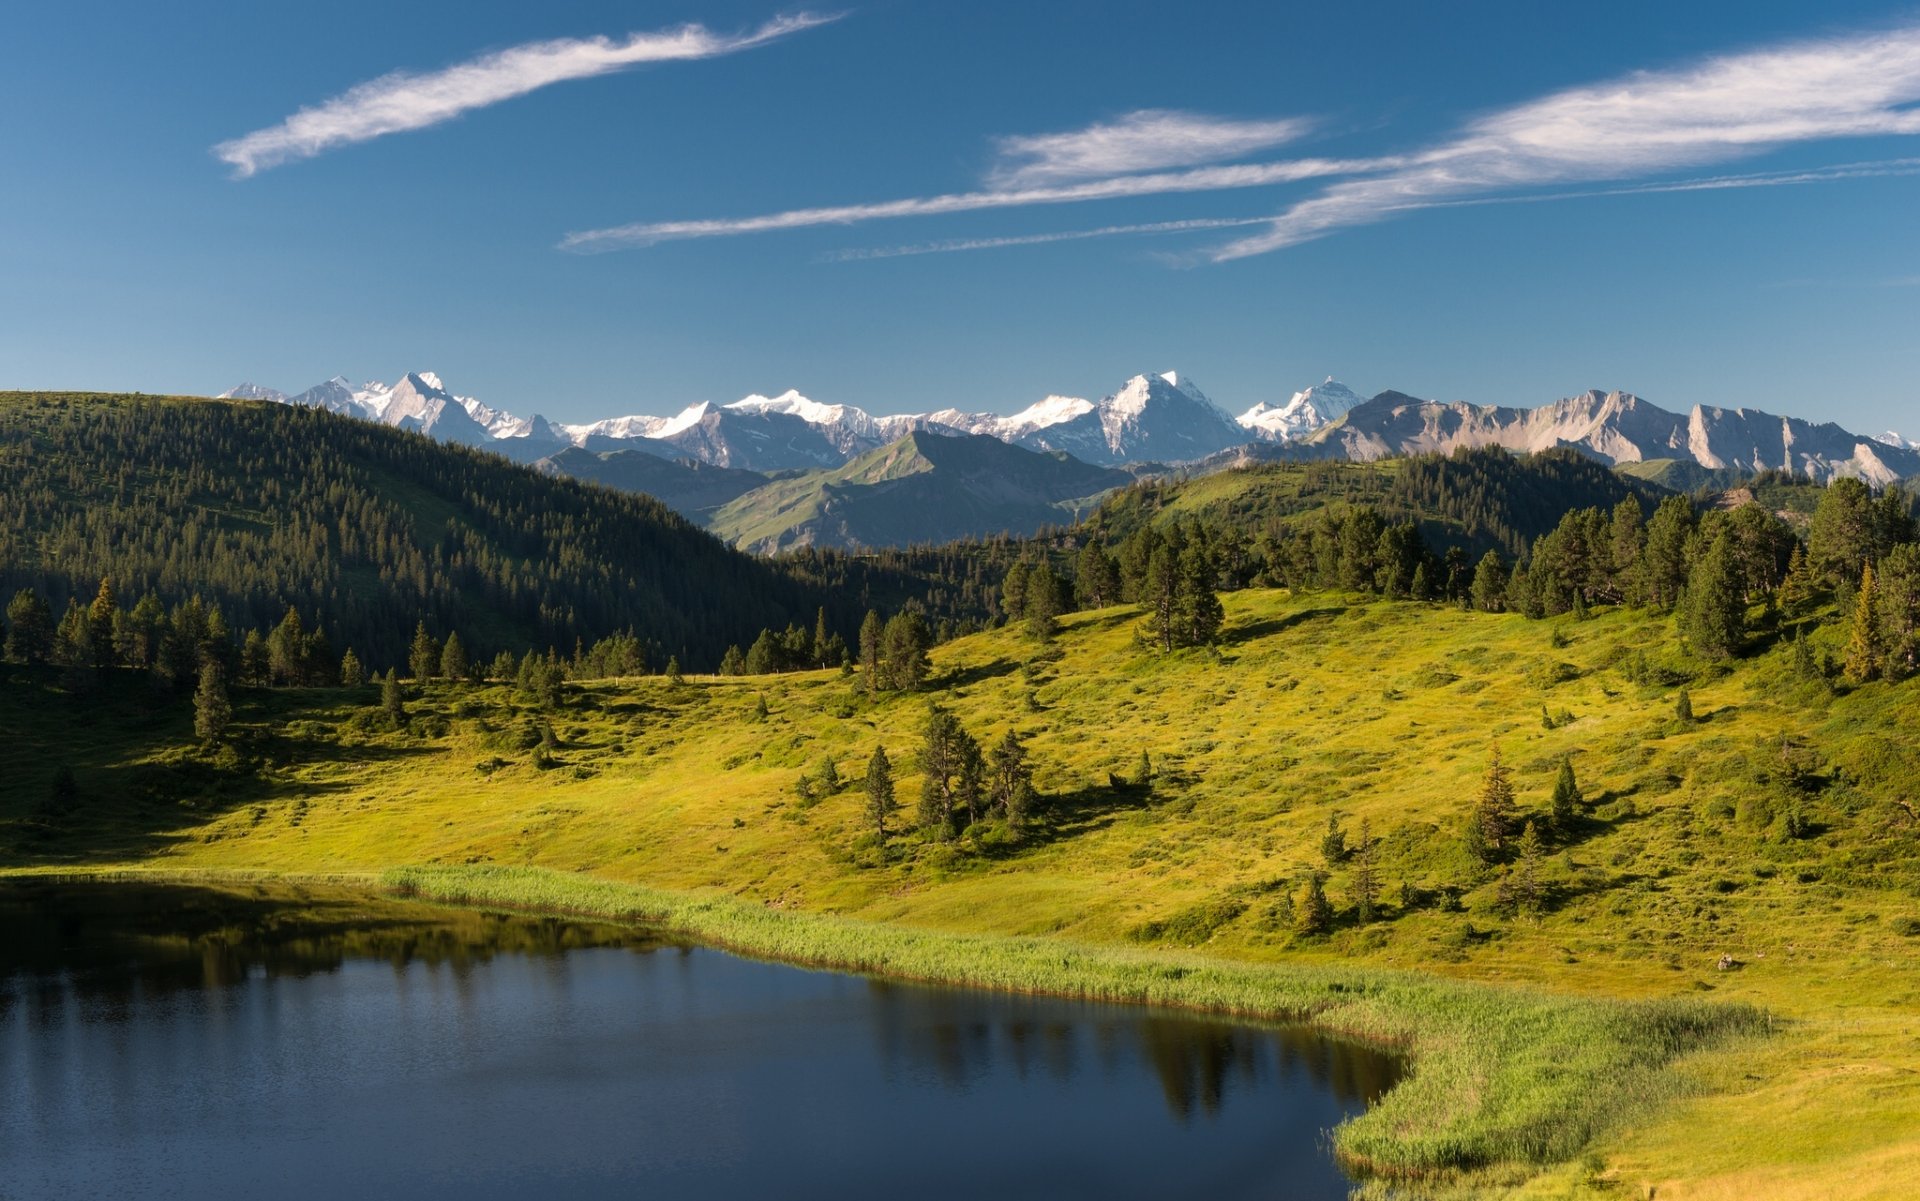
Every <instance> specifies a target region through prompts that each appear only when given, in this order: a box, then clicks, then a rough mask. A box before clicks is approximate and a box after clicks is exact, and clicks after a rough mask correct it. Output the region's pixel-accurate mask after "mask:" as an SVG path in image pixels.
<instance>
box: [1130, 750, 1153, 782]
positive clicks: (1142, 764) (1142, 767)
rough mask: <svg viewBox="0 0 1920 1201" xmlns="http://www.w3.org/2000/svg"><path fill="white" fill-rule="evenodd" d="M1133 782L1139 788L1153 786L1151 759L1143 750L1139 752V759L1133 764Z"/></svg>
mask: <svg viewBox="0 0 1920 1201" xmlns="http://www.w3.org/2000/svg"><path fill="white" fill-rule="evenodd" d="M1133 782H1134V785H1135V786H1136V787H1139V788H1152V787H1153V759H1152V757H1151V756H1149V755H1148V754H1147V752H1146V751H1145V750H1142V751H1141V752H1140V761H1139V762H1138V763H1136V764H1134V767H1133Z"/></svg>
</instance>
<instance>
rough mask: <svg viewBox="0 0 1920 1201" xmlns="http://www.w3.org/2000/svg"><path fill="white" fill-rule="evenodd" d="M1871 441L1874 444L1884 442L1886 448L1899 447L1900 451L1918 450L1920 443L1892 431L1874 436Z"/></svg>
mask: <svg viewBox="0 0 1920 1201" xmlns="http://www.w3.org/2000/svg"><path fill="white" fill-rule="evenodd" d="M1873 440H1874V441H1875V442H1884V443H1886V444H1887V445H1888V446H1896V447H1899V448H1900V449H1901V450H1920V442H1915V441H1914V440H1913V439H1911V438H1906V437H1902V436H1901V435H1899V434H1896V433H1894V432H1893V431H1892V430H1888V431H1887V432H1886V433H1884V434H1876V435H1874V439H1873Z"/></svg>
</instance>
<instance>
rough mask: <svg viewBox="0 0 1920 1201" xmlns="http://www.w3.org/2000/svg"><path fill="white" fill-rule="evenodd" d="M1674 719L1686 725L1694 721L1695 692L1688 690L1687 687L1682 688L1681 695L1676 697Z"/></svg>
mask: <svg viewBox="0 0 1920 1201" xmlns="http://www.w3.org/2000/svg"><path fill="white" fill-rule="evenodd" d="M1673 719H1674V720H1675V721H1677V722H1679V723H1680V724H1681V725H1685V726H1690V725H1692V724H1693V723H1694V720H1695V719H1694V716H1693V693H1691V692H1689V691H1687V690H1686V689H1685V688H1682V689H1681V690H1680V695H1679V696H1677V697H1675V698H1674V701H1673Z"/></svg>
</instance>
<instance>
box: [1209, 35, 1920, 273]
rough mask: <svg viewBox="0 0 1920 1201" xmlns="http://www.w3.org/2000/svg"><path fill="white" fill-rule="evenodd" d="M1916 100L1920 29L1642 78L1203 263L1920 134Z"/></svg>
mask: <svg viewBox="0 0 1920 1201" xmlns="http://www.w3.org/2000/svg"><path fill="white" fill-rule="evenodd" d="M1916 101H1920V28H1904V29H1896V30H1892V31H1883V32H1877V33H1872V34H1864V35H1859V36H1855V37H1849V38H1831V39H1822V40H1818V41H1807V42H1797V43H1793V44H1789V45H1785V46H1780V47H1774V48H1770V49H1765V50H1758V51H1751V52H1748V53H1742V54H1731V55H1724V56H1719V57H1715V58H1710V59H1707V60H1705V61H1704V62H1701V63H1698V64H1695V65H1693V66H1690V67H1686V68H1682V69H1678V70H1671V71H1662V72H1636V73H1634V74H1632V75H1628V76H1626V77H1624V78H1621V79H1617V80H1612V81H1609V82H1607V83H1602V84H1596V85H1593V86H1590V87H1581V88H1573V89H1570V90H1568V91H1564V92H1559V93H1556V94H1554V95H1551V96H1547V97H1544V98H1542V99H1540V100H1536V101H1533V102H1531V103H1528V104H1523V105H1519V106H1517V107H1514V108H1511V109H1507V110H1505V111H1502V112H1496V113H1493V114H1491V115H1489V116H1486V117H1483V118H1481V119H1480V120H1478V121H1475V122H1473V123H1472V124H1470V125H1468V126H1467V127H1466V129H1465V130H1464V131H1463V133H1462V135H1461V136H1460V137H1459V138H1457V139H1455V140H1454V141H1451V142H1448V143H1446V144H1443V145H1441V146H1439V147H1436V148H1434V149H1432V150H1429V151H1425V152H1422V153H1419V154H1416V155H1414V156H1412V160H1413V161H1412V162H1411V163H1409V164H1408V165H1407V166H1405V167H1402V168H1399V169H1396V170H1392V171H1390V172H1388V173H1386V174H1384V175H1381V176H1378V177H1376V178H1370V179H1357V180H1350V181H1347V182H1344V183H1339V184H1335V185H1333V186H1331V187H1329V188H1327V189H1326V190H1325V191H1323V192H1322V193H1321V194H1320V195H1318V196H1315V197H1312V198H1310V199H1308V200H1303V201H1301V202H1300V203H1298V204H1296V205H1294V206H1293V207H1292V208H1290V209H1288V210H1286V211H1285V212H1284V213H1281V214H1280V215H1279V216H1277V217H1276V218H1275V219H1274V221H1273V223H1272V225H1271V226H1270V228H1268V229H1267V230H1266V231H1264V232H1262V233H1259V234H1256V235H1254V236H1252V237H1249V238H1243V239H1239V240H1237V241H1234V242H1230V243H1228V244H1226V245H1224V246H1221V247H1218V248H1216V249H1214V250H1213V251H1212V252H1210V254H1209V255H1208V257H1209V258H1211V259H1213V260H1214V261H1222V260H1227V259H1237V258H1244V257H1247V256H1248V255H1255V254H1264V253H1267V252H1269V251H1274V250H1280V249H1283V248H1285V247H1288V246H1294V245H1298V244H1299V243H1301V242H1305V241H1308V240H1310V239H1313V238H1317V237H1322V236H1324V235H1326V234H1328V233H1331V232H1332V231H1334V230H1337V229H1342V228H1346V227H1350V226H1354V225H1363V224H1367V223H1369V222H1375V221H1380V220H1384V219H1385V218H1387V217H1388V216H1391V215H1394V214H1399V213H1404V212H1407V211H1409V210H1411V209H1419V208H1426V207H1431V206H1433V205H1435V204H1437V203H1440V202H1443V201H1447V200H1451V199H1457V198H1461V197H1465V196H1472V195H1474V194H1477V193H1492V192H1501V191H1511V190H1513V189H1518V188H1529V187H1541V186H1551V185H1554V184H1567V183H1579V182H1585V181H1599V180H1608V179H1631V178H1633V177H1635V176H1644V175H1651V174H1656V173H1659V172H1662V171H1671V170H1675V169H1683V168H1687V167H1697V166H1702V165H1705V164H1708V163H1715V162H1726V161H1730V160H1733V159H1737V158H1743V157H1748V156H1751V155H1755V154H1759V153H1762V152H1764V151H1767V150H1771V149H1775V148H1777V147H1780V146H1784V145H1788V144H1791V143H1797V142H1809V141H1815V140H1823V139H1831V138H1843V137H1862V136H1871V135H1886V134H1913V133H1920V110H1916V109H1915V108H1913V107H1912V106H1913V104H1914V103H1915V102H1916ZM1727 186H1732V185H1727ZM1748 186H1753V185H1748Z"/></svg>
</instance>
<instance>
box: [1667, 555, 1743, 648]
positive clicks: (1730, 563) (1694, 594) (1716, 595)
mask: <svg viewBox="0 0 1920 1201" xmlns="http://www.w3.org/2000/svg"><path fill="white" fill-rule="evenodd" d="M1680 616H1681V629H1682V630H1683V631H1684V632H1685V634H1686V636H1687V642H1688V643H1689V644H1690V645H1692V647H1693V649H1694V652H1695V653H1696V654H1699V655H1702V656H1704V657H1705V658H1709V659H1727V658H1731V657H1732V656H1734V655H1736V654H1738V653H1739V651H1740V646H1741V643H1742V642H1743V641H1745V639H1746V633H1747V598H1746V592H1745V582H1744V581H1743V579H1742V578H1741V572H1740V568H1739V564H1738V563H1737V562H1736V561H1735V559H1734V554H1733V547H1732V543H1731V540H1730V539H1729V538H1728V536H1727V534H1726V533H1725V531H1722V532H1721V533H1719V534H1716V535H1715V536H1714V539H1713V542H1712V543H1711V544H1710V545H1709V546H1708V548H1707V553H1706V554H1705V555H1702V556H1701V557H1700V560H1699V561H1698V562H1697V563H1695V564H1694V565H1693V570H1692V572H1691V573H1690V574H1689V575H1688V577H1687V591H1686V599H1685V602H1684V604H1683V605H1682V606H1681V614H1680Z"/></svg>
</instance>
